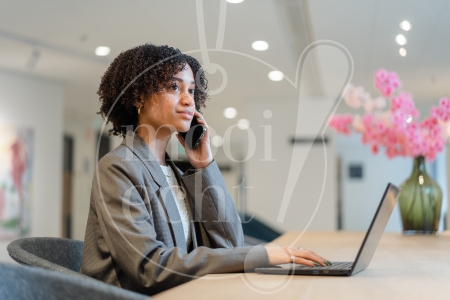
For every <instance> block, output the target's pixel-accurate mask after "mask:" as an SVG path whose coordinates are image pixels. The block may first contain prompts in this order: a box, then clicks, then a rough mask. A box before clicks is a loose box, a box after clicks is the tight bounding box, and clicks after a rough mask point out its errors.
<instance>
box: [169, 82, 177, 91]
mask: <svg viewBox="0 0 450 300" xmlns="http://www.w3.org/2000/svg"><path fill="white" fill-rule="evenodd" d="M170 88H171V89H172V90H174V91H176V90H177V89H178V85H176V84H174V85H172V86H170Z"/></svg>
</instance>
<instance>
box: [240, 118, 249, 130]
mask: <svg viewBox="0 0 450 300" xmlns="http://www.w3.org/2000/svg"><path fill="white" fill-rule="evenodd" d="M237 127H238V128H239V129H241V130H247V129H248V128H249V127H250V121H249V120H247V119H240V120H239V121H238V122H237Z"/></svg>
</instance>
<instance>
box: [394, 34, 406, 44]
mask: <svg viewBox="0 0 450 300" xmlns="http://www.w3.org/2000/svg"><path fill="white" fill-rule="evenodd" d="M395 41H396V42H397V44H399V45H401V46H403V45H406V43H407V42H408V41H407V40H406V38H405V36H404V35H403V34H399V35H397V36H396V37H395Z"/></svg>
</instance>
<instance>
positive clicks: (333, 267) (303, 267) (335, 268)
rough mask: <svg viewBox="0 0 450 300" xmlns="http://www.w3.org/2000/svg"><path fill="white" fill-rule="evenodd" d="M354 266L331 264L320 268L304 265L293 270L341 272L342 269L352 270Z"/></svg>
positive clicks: (348, 263) (296, 266) (351, 264)
mask: <svg viewBox="0 0 450 300" xmlns="http://www.w3.org/2000/svg"><path fill="white" fill-rule="evenodd" d="M352 266H353V263H352V262H339V261H335V262H331V266H326V267H322V266H318V267H310V266H303V265H295V266H293V269H296V270H317V269H320V270H341V269H350V268H351V267H352Z"/></svg>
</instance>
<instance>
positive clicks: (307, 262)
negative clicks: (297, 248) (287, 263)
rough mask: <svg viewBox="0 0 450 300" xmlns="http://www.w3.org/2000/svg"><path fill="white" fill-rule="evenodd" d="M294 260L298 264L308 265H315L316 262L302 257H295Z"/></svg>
mask: <svg viewBox="0 0 450 300" xmlns="http://www.w3.org/2000/svg"><path fill="white" fill-rule="evenodd" d="M294 262H295V263H296V264H302V265H307V266H310V267H315V266H314V263H313V262H312V261H310V260H308V259H304V258H301V257H295V260H294Z"/></svg>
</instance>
